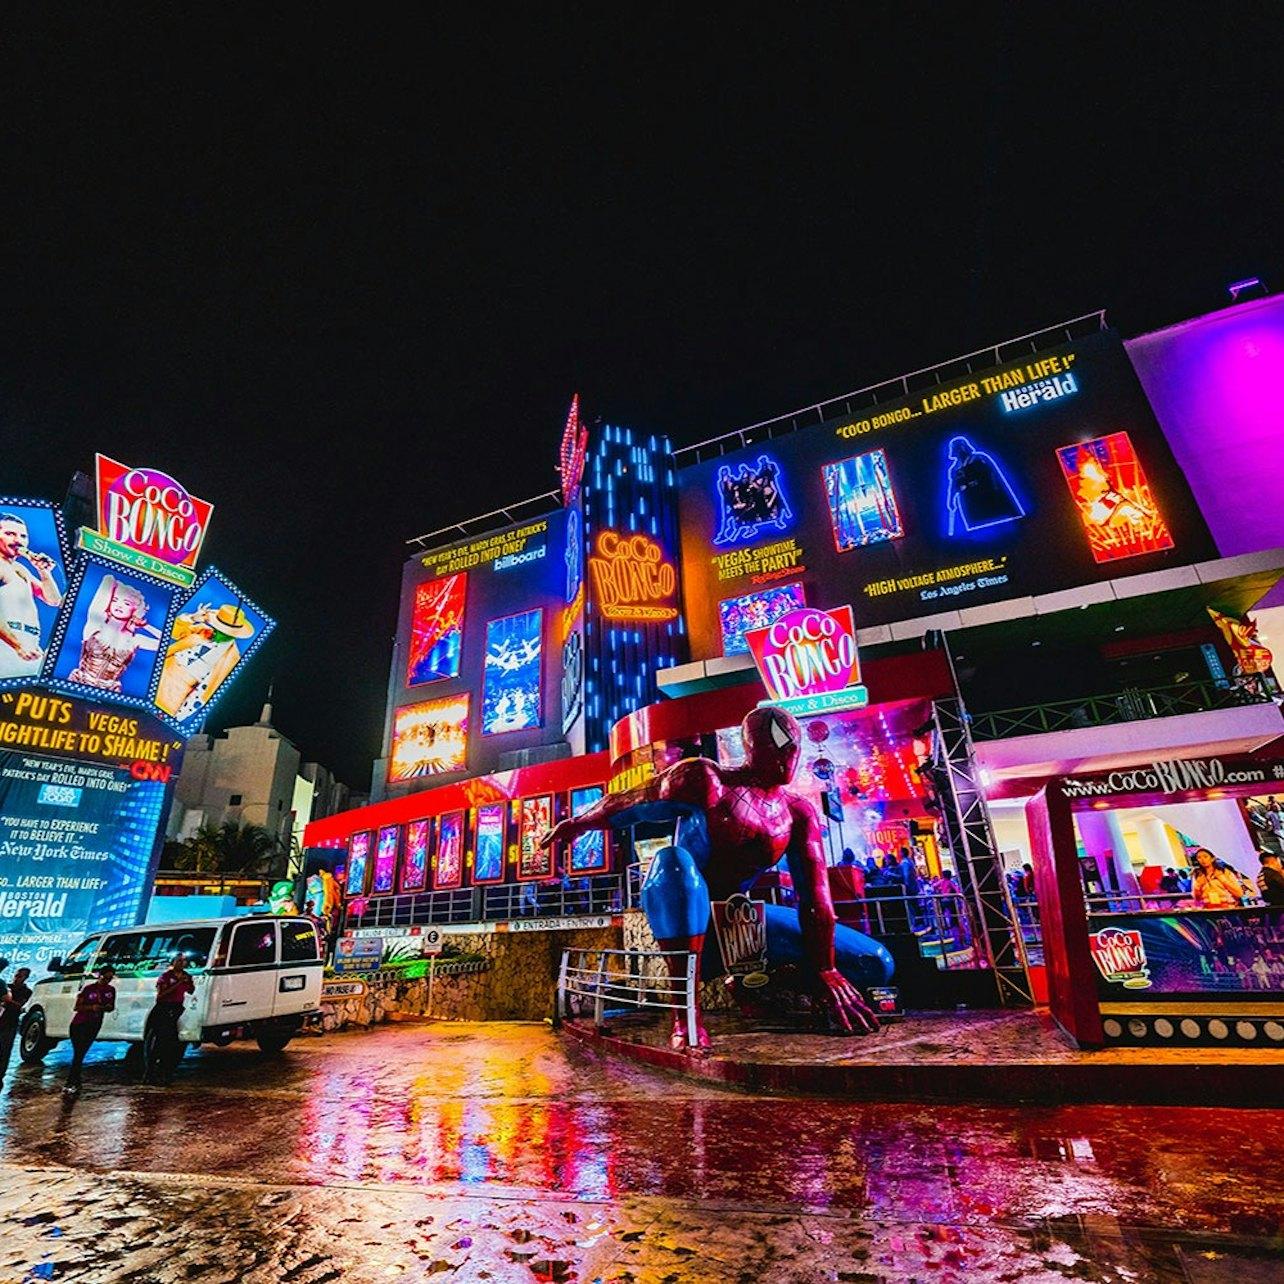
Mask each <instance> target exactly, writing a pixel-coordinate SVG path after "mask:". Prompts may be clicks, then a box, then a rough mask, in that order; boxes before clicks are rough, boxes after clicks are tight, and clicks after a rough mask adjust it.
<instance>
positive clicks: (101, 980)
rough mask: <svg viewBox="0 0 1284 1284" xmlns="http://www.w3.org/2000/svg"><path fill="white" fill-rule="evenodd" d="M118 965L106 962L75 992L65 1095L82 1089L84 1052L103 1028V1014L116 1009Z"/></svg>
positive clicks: (75, 1093)
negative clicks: (86, 983)
mask: <svg viewBox="0 0 1284 1284" xmlns="http://www.w3.org/2000/svg"><path fill="white" fill-rule="evenodd" d="M115 975H116V969H115V968H114V967H112V965H111V964H110V963H104V964H103V965H102V967H100V968H99V969H98V972H97V974H96V976H95V979H94V980H92V981H90V983H89V984H88V985H86V986H85V987H84V989H82V990H81V991H80V993H79V994H77V995H76V1010H75V1012H74V1013H73V1014H72V1018H71V1029H70V1031H69V1033H70V1035H71V1047H72V1056H71V1068H70V1069H69V1070H68V1071H67V1085H66V1087H65V1088H63V1095H64V1096H67V1097H74V1096H76V1095H77V1094H78V1093H79V1092H80V1071H81V1068H82V1067H83V1066H84V1064H85V1053H86V1052H88V1051H89V1049H90V1048H91V1047H92V1046H93V1042H94V1040H95V1039H96V1038H97V1037H98V1031H99V1030H101V1029H102V1028H103V1017H105V1016H106V1015H107V1013H108V1012H115V1010H116V987H115V986H114V985H112V979H113V978H114V977H115Z"/></svg>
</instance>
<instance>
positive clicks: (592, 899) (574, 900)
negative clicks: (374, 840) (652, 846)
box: [344, 873, 637, 928]
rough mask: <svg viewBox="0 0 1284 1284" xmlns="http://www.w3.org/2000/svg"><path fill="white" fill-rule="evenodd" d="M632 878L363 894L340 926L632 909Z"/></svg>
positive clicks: (578, 915) (603, 876)
mask: <svg viewBox="0 0 1284 1284" xmlns="http://www.w3.org/2000/svg"><path fill="white" fill-rule="evenodd" d="M635 885H636V884H635V880H634V879H632V878H630V877H628V876H627V875H626V874H624V873H620V874H594V875H589V876H586V877H583V878H576V879H572V880H570V882H569V883H563V882H556V883H496V884H494V885H492V886H486V887H463V888H458V889H456V890H454V891H440V892H407V893H403V894H401V895H399V896H368V897H365V898H363V901H362V905H363V909H362V912H361V914H360V915H357V914H353V913H352V912H351V909H349V912H348V914H347V917H346V920H345V923H344V926H345V927H347V928H354V927H430V926H442V925H448V924H457V923H486V922H496V921H499V920H506V919H521V918H582V917H586V916H599V915H603V914H618V913H619V912H620V911H621V910H625V909H632V908H633V906H634V905H635V904H636V903H637V902H636V899H635V898H634V888H635Z"/></svg>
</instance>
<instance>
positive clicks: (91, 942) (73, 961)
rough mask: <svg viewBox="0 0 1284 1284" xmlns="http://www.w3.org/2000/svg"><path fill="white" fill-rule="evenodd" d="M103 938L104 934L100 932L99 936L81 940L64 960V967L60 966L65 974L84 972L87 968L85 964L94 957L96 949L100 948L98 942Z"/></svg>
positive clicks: (60, 969)
mask: <svg viewBox="0 0 1284 1284" xmlns="http://www.w3.org/2000/svg"><path fill="white" fill-rule="evenodd" d="M102 939H103V938H102V935H101V934H99V935H98V936H90V937H88V938H87V939H85V940H83V941H81V943H80V944H79V945H77V946H76V948H75V949H74V950H72V952H71V953H70V954H68V955H67V957H66V958H65V959H64V960H63V963H62V967H61V968H59V971H60V972H62V973H63V975H64V976H65V975H67V974H68V973H71V974H74V973H76V972H83V971H84V970H85V964H86V963H88V962H89V960H90V959H91V958H92V957H93V953H94V951H95V950H96V949H97V948H98V942H99V941H101V940H102Z"/></svg>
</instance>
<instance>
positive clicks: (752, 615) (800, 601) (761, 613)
mask: <svg viewBox="0 0 1284 1284" xmlns="http://www.w3.org/2000/svg"><path fill="white" fill-rule="evenodd" d="M806 605H807V601H806V595H805V594H804V593H803V586H802V585H801V584H782V585H781V586H780V587H779V588H773V589H764V590H763V591H762V592H761V593H745V594H744V595H743V596H741V597H732V598H728V599H727V600H726V601H725V602H719V603H718V623H719V626H720V627H721V629H722V654H723V655H745V654H748V651H749V643H748V642H746V641H745V634H746V633H748V632H749V630H750V629H765V628H766V627H767V625H769V624H774V623H775V622H776V621H777V620H778V619H780V617H781V616H782V615H788V613H789V612H790V611H797V610H800V609H801V608H802V607H804V606H806Z"/></svg>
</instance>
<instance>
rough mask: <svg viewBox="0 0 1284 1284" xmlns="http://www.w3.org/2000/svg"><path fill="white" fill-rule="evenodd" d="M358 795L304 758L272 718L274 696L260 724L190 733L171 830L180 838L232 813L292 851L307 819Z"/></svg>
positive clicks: (171, 834) (170, 836) (235, 819)
mask: <svg viewBox="0 0 1284 1284" xmlns="http://www.w3.org/2000/svg"><path fill="white" fill-rule="evenodd" d="M359 801H360V800H358V799H354V798H353V796H352V795H351V793H350V791H349V790H348V787H347V786H346V785H344V784H341V783H340V782H339V781H337V780H336V779H335V778H334V776H333V775H332V774H331V773H330V772H329V771H327V770H326V768H325V767H322V766H321V765H320V764H318V763H315V762H304V761H303V760H302V757H301V755H300V754H299V751H298V749H297V748H295V746H294V745H293V744H292V743H291V742H290V741H289V740H288V739H287V738H286V737H285V736H283V735H282V734H281V733H280V732H279V731H278V730H277V729H276V728H275V727H274V726H273V725H272V703H271V700H270V699H269V701H268V702H267V703H266V704H264V706H263V712H262V713H261V714H260V715H259V720H258V721H257V722H256V723H254V725H253V726H249V727H229V728H228V729H227V730H226V731H224V732H222V733H221V734H218V735H204V734H202V735H197V736H193V737H192V738H191V739H190V740H188V742H187V748H186V749H185V750H184V753H183V769H182V771H181V772H180V773H179V777H178V783H177V785H176V787H175V790H174V803H173V806H172V807H171V809H170V814H169V822H168V824H167V825H166V828H165V837H166V839H167V840H168V841H172V842H180V843H181V842H184V841H185V840H187V839H188V838H191V837H192V836H193V835H194V834H195V833H196V831H197V830H198V829H200V828H201V827H202V826H203V825H222V824H224V823H225V822H227V821H232V822H233V823H235V824H238V825H262V826H263V828H264V829H266V830H267V831H268V832H269V833H271V834H274V835H275V836H276V837H277V838H278V839H279V840H280V842H281V844H282V846H283V847H284V848H285V850H287V851H288V850H289V848H290V840H291V838H292V837H294V836H296V835H297V836H298V837H299V838H302V836H303V826H304V825H306V824H307V823H308V821H310V820H316V819H318V818H319V817H322V816H330V815H333V814H334V813H335V812H337V811H343V810H345V809H347V808H348V807H351V806H353V805H355V804H356V803H358V802H359Z"/></svg>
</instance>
